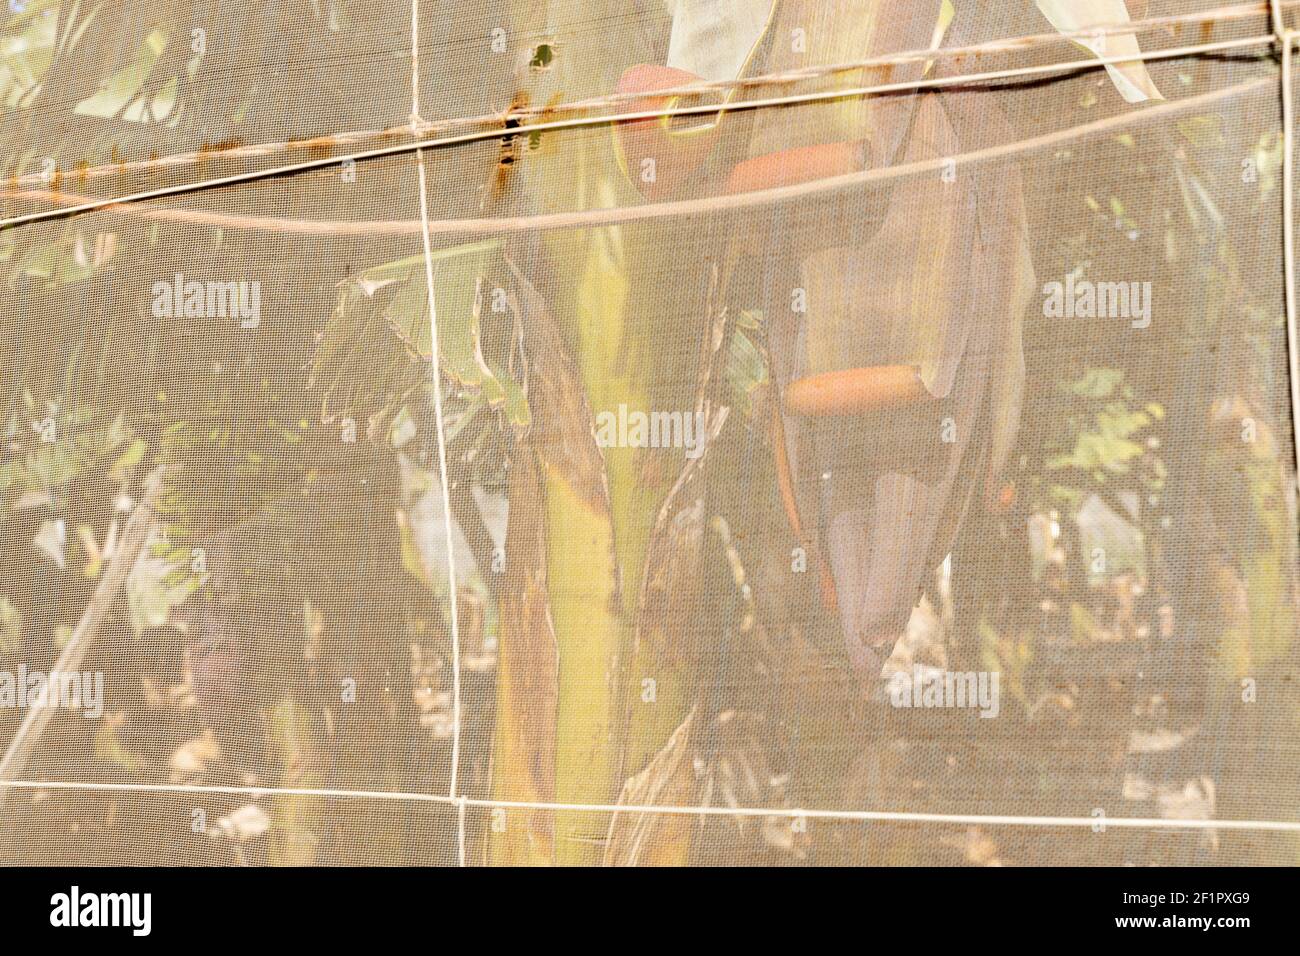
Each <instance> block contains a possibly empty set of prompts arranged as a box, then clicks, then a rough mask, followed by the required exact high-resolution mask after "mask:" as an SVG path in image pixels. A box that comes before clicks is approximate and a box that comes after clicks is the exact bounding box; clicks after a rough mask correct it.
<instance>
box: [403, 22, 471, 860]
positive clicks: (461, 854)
mask: <svg viewBox="0 0 1300 956" xmlns="http://www.w3.org/2000/svg"><path fill="white" fill-rule="evenodd" d="M422 123H423V120H421V119H420V0H411V135H412V136H414V137H416V138H417V139H418V138H419V130H420V128H421V124H422ZM415 160H416V176H417V179H418V182H419V189H420V223H421V229H420V238H421V239H422V240H423V244H424V282H425V291H426V295H427V297H428V300H429V352H430V359H431V363H432V366H433V371H432V375H433V422H434V431H435V433H436V434H437V438H438V479H439V484H440V485H441V488H442V527H443V534H444V537H445V541H444V544H445V546H446V549H447V617H448V619H449V624H450V630H451V716H452V725H451V781H450V783H449V785H448V788H447V789H448V796H450V797H451V799H452V800H455V801H456V802H457V803H458V804H459V812H458V813H457V814H456V843H457V859H458V860H459V861H460V865H461V866H464V865H465V801H464V799H463V798H461V797H460V795H459V794H458V793H457V790H458V786H457V784H458V782H459V781H458V779H457V772H458V770H459V769H460V615H459V614H458V613H457V608H456V554H455V547H454V541H453V535H452V530H451V481H450V478H449V476H448V474H447V433H446V429H445V428H444V427H443V419H442V365H441V357H440V355H439V349H438V304H437V301H436V299H435V297H434V287H433V246H432V244H431V242H430V239H429V186H428V181H427V178H426V176H425V172H424V150H423V149H417V150H416V151H415Z"/></svg>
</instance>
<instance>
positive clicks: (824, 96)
mask: <svg viewBox="0 0 1300 956" xmlns="http://www.w3.org/2000/svg"><path fill="white" fill-rule="evenodd" d="M1276 42H1277V36H1276V34H1274V33H1267V34H1261V35H1259V36H1251V37H1240V38H1238V39H1235V40H1221V41H1217V42H1214V43H1199V44H1194V45H1190V46H1183V47H1174V48H1171V49H1167V50H1148V51H1142V52H1138V53H1127V54H1124V55H1122V56H1114V57H1094V58H1091V59H1087V60H1063V61H1060V62H1056V63H1048V64H1044V65H1041V66H1026V67H1016V68H1012V69H1005V70H993V71H990V72H985V73H968V74H961V75H957V76H944V77H931V78H929V79H925V78H922V79H917V80H907V81H901V82H895V83H876V84H869V85H865V86H855V87H848V88H841V89H833V90H821V91H817V92H813V93H800V94H789V95H786V96H772V97H765V98H762V99H752V100H742V101H739V102H732V103H728V104H727V105H726V106H725V107H724V108H720V107H719V106H718V105H717V104H716V103H714V104H705V105H697V106H663V107H657V108H655V109H645V110H634V111H628V112H618V113H606V114H600V115H597V116H577V117H572V118H569V119H559V120H549V121H546V122H541V123H520V124H518V125H516V126H514V127H512V128H511V130H510V132H511V135H513V136H528V135H532V134H537V133H544V132H553V131H556V130H566V129H583V128H589V127H594V126H604V125H607V124H609V123H614V122H630V121H634V120H647V119H662V118H666V117H686V116H705V115H711V114H717V113H719V112H732V113H734V112H742V111H750V110H756V109H767V108H771V107H780V106H793V105H799V104H809V103H820V102H827V101H831V100H838V99H849V98H853V97H859V96H879V95H883V94H889V93H901V92H908V91H913V90H928V89H942V88H945V87H957V86H968V85H970V84H972V83H989V82H993V81H995V80H1004V79H1016V78H1024V77H1030V76H1042V75H1049V74H1053V73H1062V72H1072V71H1075V70H1089V69H1097V68H1104V67H1107V66H1115V65H1118V64H1124V63H1133V62H1138V61H1142V62H1147V61H1154V60H1168V59H1179V58H1183V57H1189V56H1202V55H1205V54H1207V53H1218V52H1223V51H1225V50H1235V49H1241V48H1244V47H1252V46H1265V45H1272V44H1274V43H1276ZM839 69H844V68H843V67H840V68H839ZM657 95H663V94H662V93H658V92H657ZM1179 102H1183V101H1179ZM1143 112H1150V110H1144V111H1143ZM497 119H498V120H501V119H502V117H497ZM419 122H420V120H419V118H418V113H416V112H414V111H413V113H412V119H411V126H410V129H411V130H412V131H414V130H416V129H418V128H419V127H418V124H419ZM502 132H503V127H502V126H501V125H499V124H498V125H495V126H493V127H492V128H490V129H480V130H474V131H471V132H467V133H460V134H455V135H450V136H442V137H434V138H431V139H417V140H416V141H414V142H409V143H398V144H394V145H391V146H385V147H380V148H377V149H370V150H362V151H359V152H355V153H350V154H346V155H338V156H331V157H328V158H320V159H308V160H302V161H301V162H297V163H288V164H286V165H283V166H275V167H271V168H267V169H258V170H251V171H249V172H244V173H233V174H231V175H228V176H220V177H216V178H212V179H204V180H199V181H196V182H187V183H177V184H174V185H171V186H160V187H158V188H156V189H149V190H143V191H140V192H135V193H130V194H127V195H122V196H115V197H106V198H103V199H90V200H86V201H84V202H83V201H80V200H81V199H83V198H84V197H73V196H71V195H69V194H68V193H57V194H56V193H51V192H46V191H42V190H15V189H12V188H8V189H3V190H0V196H5V197H8V198H15V199H33V200H47V201H56V202H59V201H61V202H67V201H68V200H72V201H73V202H74V205H64V206H62V207H61V208H57V209H46V210H41V211H40V212H34V213H25V214H23V215H20V216H11V217H9V218H7V219H3V220H0V229H6V228H10V227H12V226H17V225H21V224H23V223H29V222H40V221H43V220H47V219H54V218H59V217H63V216H70V215H74V214H77V213H82V212H91V211H94V210H97V209H104V208H107V207H111V206H118V205H122V204H126V203H137V202H142V201H145V200H150V199H162V198H166V197H168V196H178V195H184V194H186V193H192V192H197V191H200V190H206V189H213V188H217V187H221V186H234V185H239V184H241V183H250V182H257V181H259V180H262V179H268V178H271V177H275V176H284V175H290V174H294V173H300V172H307V171H310V170H313V169H325V168H331V167H334V166H337V165H339V164H341V163H346V162H354V163H355V162H362V161H365V160H372V159H381V158H384V157H387V156H397V155H402V154H405V153H411V152H415V153H419V152H420V151H422V150H425V149H442V148H446V147H449V146H460V145H465V144H468V143H476V142H483V141H485V140H492V139H500V138H501V136H502ZM838 178H844V179H847V177H838ZM809 185H813V184H809ZM728 198H739V197H728ZM667 205H671V204H670V203H660V204H656V205H652V206H648V207H636V208H640V209H650V210H653V209H656V208H658V206H667Z"/></svg>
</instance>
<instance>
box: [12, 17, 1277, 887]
mask: <svg viewBox="0 0 1300 956" xmlns="http://www.w3.org/2000/svg"><path fill="white" fill-rule="evenodd" d="M1297 14H1300V3H1293V2H1281V0H1275V2H1273V3H1272V4H1268V3H1249V2H1244V3H1231V2H1228V0H1217V2H1212V0H1149V2H1148V0H1014V2H1010V0H1000V2H997V3H994V2H966V0H820V2H805V0H582V2H578V0H458V2H449V0H402V2H388V0H378V2H369V3H360V2H355V0H311V2H306V0H300V2H290V3H261V2H254V0H231V2H220V3H218V2H199V0H184V2H180V0H150V2H148V3H146V2H141V0H121V2H118V3H112V4H110V3H103V2H91V0H78V2H73V0H10V2H9V5H8V9H7V11H5V12H4V13H3V14H0V54H2V56H3V60H2V65H0V131H2V133H0V143H3V149H2V150H0V175H2V176H3V179H0V357H2V361H0V371H2V372H3V377H2V379H0V401H2V402H3V409H2V411H3V417H2V418H0V429H3V439H4V441H3V450H2V452H0V513H2V515H3V524H2V525H0V527H2V528H3V532H2V536H0V861H3V862H9V863H25V862H42V863H51V862H64V863H86V862H90V863H104V864H129V863H163V864H237V863H251V864H261V863H272V864H311V863H315V864H346V863H400V864H456V863H461V864H471V865H473V864H482V863H487V864H500V865H514V864H550V863H557V864H599V863H604V864H620V865H621V864H639V865H647V864H684V863H694V864H738V863H744V864H764V865H787V864H801V863H812V864H830V865H839V864H866V863H871V864H892V865H908V864H942V865H949V864H952V865H957V864H972V865H996V864H1008V865H1014V864H1189V863H1195V864H1230V863H1249V864H1295V863H1296V862H1297V860H1298V859H1300V817H1298V816H1297V805H1298V800H1297V798H1298V797H1300V734H1298V733H1297V731H1298V729H1300V685H1298V684H1297V680H1296V676H1297V663H1300V641H1297V636H1298V634H1300V629H1298V628H1297V614H1298V613H1300V564H1298V555H1297V545H1298V543H1300V537H1298V532H1297V507H1296V497H1297V487H1296V477H1297V475H1296V461H1297V459H1296V445H1295V407H1296V406H1295V402H1296V398H1295V396H1296V391H1295V389H1296V366H1295V344H1296V343H1295V341H1294V338H1295V320H1294V299H1293V290H1292V289H1291V283H1290V281H1289V279H1288V273H1289V261H1290V256H1291V246H1292V238H1291V236H1292V231H1293V228H1294V223H1293V222H1292V221H1290V218H1289V217H1292V215H1293V214H1292V210H1291V202H1290V188H1291V178H1292V165H1293V161H1294V157H1293V155H1292V151H1293V144H1292V135H1291V116H1290V104H1291V100H1292V94H1293V91H1292V89H1291V88H1290V87H1291V85H1292V79H1291V63H1290V58H1291V57H1292V56H1293V55H1294V54H1293V52H1292V48H1293V46H1294V44H1293V42H1292V41H1293V36H1292V33H1291V30H1292V28H1293V27H1294V26H1296V24H1297Z"/></svg>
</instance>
